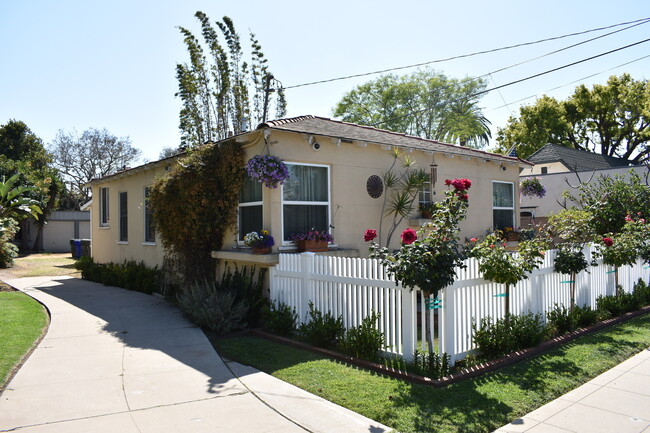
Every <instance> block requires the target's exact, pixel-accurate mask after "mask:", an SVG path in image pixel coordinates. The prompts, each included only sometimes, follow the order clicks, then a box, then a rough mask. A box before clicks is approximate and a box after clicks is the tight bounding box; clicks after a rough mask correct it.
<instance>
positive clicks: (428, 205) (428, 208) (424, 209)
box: [418, 201, 436, 219]
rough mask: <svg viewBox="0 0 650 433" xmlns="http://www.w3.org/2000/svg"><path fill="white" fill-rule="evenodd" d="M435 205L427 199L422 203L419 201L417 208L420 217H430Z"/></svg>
mask: <svg viewBox="0 0 650 433" xmlns="http://www.w3.org/2000/svg"><path fill="white" fill-rule="evenodd" d="M435 208H436V205H435V203H434V202H432V201H427V202H424V203H420V206H418V210H419V211H420V215H422V218H426V219H431V217H432V216H433V211H434V210H435Z"/></svg>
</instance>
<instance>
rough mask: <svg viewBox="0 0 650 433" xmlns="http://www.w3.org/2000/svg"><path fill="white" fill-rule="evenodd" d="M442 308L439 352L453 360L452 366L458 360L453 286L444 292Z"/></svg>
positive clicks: (439, 316)
mask: <svg viewBox="0 0 650 433" xmlns="http://www.w3.org/2000/svg"><path fill="white" fill-rule="evenodd" d="M441 294H442V308H441V309H440V310H439V311H438V352H439V353H440V354H443V353H447V354H448V355H449V356H450V358H451V365H454V364H455V363H456V360H457V359H458V354H457V353H456V352H457V346H458V343H457V341H456V320H455V317H454V314H455V313H454V312H455V309H456V305H455V304H456V303H455V300H456V296H455V295H456V289H455V286H454V285H453V284H452V285H450V286H447V287H445V288H444V289H443V290H442V291H441Z"/></svg>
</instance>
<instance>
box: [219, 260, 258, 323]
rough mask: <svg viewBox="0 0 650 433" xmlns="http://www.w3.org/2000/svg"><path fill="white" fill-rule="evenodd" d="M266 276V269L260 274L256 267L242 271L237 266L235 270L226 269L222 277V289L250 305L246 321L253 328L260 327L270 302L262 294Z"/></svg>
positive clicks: (243, 268)
mask: <svg viewBox="0 0 650 433" xmlns="http://www.w3.org/2000/svg"><path fill="white" fill-rule="evenodd" d="M265 275H266V269H264V268H261V269H260V270H259V272H258V271H257V268H256V267H255V266H251V267H250V268H249V267H246V266H243V267H242V268H241V269H240V268H239V267H238V266H236V265H235V267H234V270H233V269H231V268H230V267H226V269H225V270H224V272H223V274H222V275H221V283H220V287H221V289H222V290H223V289H225V290H230V291H232V292H233V293H235V295H236V297H237V301H244V302H245V303H246V305H248V310H247V311H246V317H245V321H246V323H247V324H248V326H249V327H251V328H254V327H257V326H258V325H259V321H260V317H261V316H262V310H263V308H264V307H265V306H266V305H267V302H268V301H267V300H266V298H265V297H264V295H263V293H262V287H263V285H264V276H265Z"/></svg>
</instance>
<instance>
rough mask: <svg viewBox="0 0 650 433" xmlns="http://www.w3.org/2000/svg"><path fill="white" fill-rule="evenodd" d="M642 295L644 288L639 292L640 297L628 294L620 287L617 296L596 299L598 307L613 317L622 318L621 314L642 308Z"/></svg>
mask: <svg viewBox="0 0 650 433" xmlns="http://www.w3.org/2000/svg"><path fill="white" fill-rule="evenodd" d="M637 284H638V283H637ZM642 293H644V292H643V289H642V288H640V290H639V295H636V294H635V293H626V292H624V291H623V290H621V287H620V286H618V287H617V290H616V295H614V296H599V297H598V299H596V307H597V308H598V309H599V310H601V311H602V312H604V313H605V314H607V315H610V316H612V317H616V316H620V315H621V314H625V313H628V312H630V311H634V310H638V309H639V308H640V307H641V305H640V300H641V297H642V296H643V295H641V294H642Z"/></svg>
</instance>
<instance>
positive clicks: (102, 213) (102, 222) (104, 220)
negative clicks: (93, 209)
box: [99, 186, 110, 227]
mask: <svg viewBox="0 0 650 433" xmlns="http://www.w3.org/2000/svg"><path fill="white" fill-rule="evenodd" d="M109 192H110V191H109V189H108V187H107V186H103V187H101V188H99V227H110V214H109V210H110V194H109ZM104 198H106V204H104Z"/></svg>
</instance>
